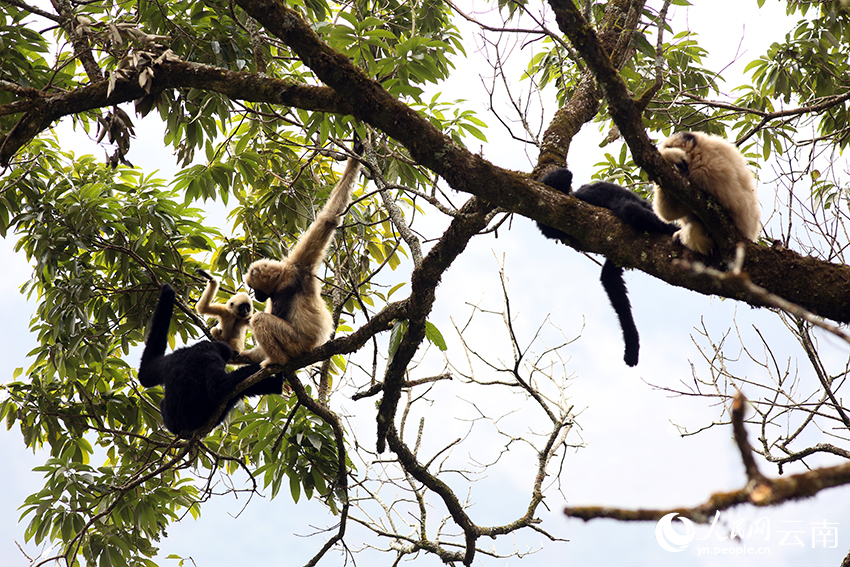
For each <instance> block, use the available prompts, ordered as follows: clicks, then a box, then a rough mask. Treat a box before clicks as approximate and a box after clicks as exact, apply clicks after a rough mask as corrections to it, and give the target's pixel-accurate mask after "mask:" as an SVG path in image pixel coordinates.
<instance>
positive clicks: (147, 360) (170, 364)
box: [139, 284, 283, 437]
mask: <svg viewBox="0 0 850 567" xmlns="http://www.w3.org/2000/svg"><path fill="white" fill-rule="evenodd" d="M174 299H175V293H174V289H173V288H172V287H171V286H170V285H168V284H163V286H162V289H161V290H160V294H159V302H158V303H157V305H156V310H155V311H154V313H153V320H152V321H151V324H150V333H149V334H148V339H147V341H146V342H145V349H144V351H142V362H141V364H140V365H139V382H141V383H142V386H144V387H146V388H152V387H154V386H158V385H160V384H161V385H162V386H163V387H164V388H165V394H164V397H163V398H162V403H161V404H160V406H159V408H160V412H161V413H162V421H163V423H165V427H167V428H168V430H169V431H171V432H172V433H175V434H178V435H182V436H184V437H188V434H189V433H190V432H191V431H194V430H195V429H197V428H199V427H201V426H202V425H204V424H205V423H206V422H207V421H208V420H209V419H210V416H211V415H212V414H213V412H214V411H215V410H216V408H217V407H218V405H219V404H220V403H221V402H222V401H224V400H227V403H226V405H225V411H224V412H223V413H222V414H221V415H220V416H219V418H218V422H217V423H221V422H222V421H223V420H224V418H225V416H226V415H227V412H229V411H230V409H231V408H232V407H233V406H234V405H236V402H238V401H239V400H240V399H242V398H244V397H247V396H259V395H263V394H280V393H282V391H283V376H282V375H280V374H276V375H274V376H269V377H268V378H265V379H264V380H262V381H261V382H259V383H258V384H254V385H253V386H251V387H249V388H247V389H245V390H243V391H242V393H241V394H239V395H238V396H236V397H235V398H228V396H229V395H230V392H232V391H233V389H234V388H235V387H236V385H237V384H239V383H240V382H242V381H244V380H247V379H248V378H250V377H251V376H252V375H254V374H256V373H257V372H259V371H260V365H259V364H249V365H248V366H242V367H240V368H237V369H236V370H234V371H232V372H228V371H227V361H228V360H230V357H231V355H232V351H231V350H230V347H229V346H227V344H226V343H223V342H220V341H207V340H204V341H200V342H198V343H195V344H193V345H191V346H187V347H182V348H178V349H177V350H175V351H174V352H172V353H170V354H165V349H166V347H167V346H168V328H169V325H170V324H171V315H172V312H173V311H174Z"/></svg>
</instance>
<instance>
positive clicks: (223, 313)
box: [195, 270, 254, 354]
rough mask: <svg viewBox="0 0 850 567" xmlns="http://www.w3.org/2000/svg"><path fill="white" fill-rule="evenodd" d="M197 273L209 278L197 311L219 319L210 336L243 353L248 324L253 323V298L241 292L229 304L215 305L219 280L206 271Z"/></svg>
mask: <svg viewBox="0 0 850 567" xmlns="http://www.w3.org/2000/svg"><path fill="white" fill-rule="evenodd" d="M196 272H197V273H198V274H200V275H202V276H204V277H205V278H207V287H206V289H205V290H204V293H203V294H202V295H201V298H200V299H199V300H198V303H197V305H195V310H196V311H197V312H198V314H200V315H208V316H210V317H215V318H216V319H218V325H216V326H215V327H213V329H212V330H210V334H211V335H212V336H213V338H214V339H215V340H217V341H221V342H224V343H227V346H229V347H230V348H231V349H233V352H235V353H237V354H238V353H241V352H242V351H243V350H244V348H245V334H246V333H247V332H248V324H249V323H250V322H251V315H253V314H254V304H253V302H252V301H251V296H249V295H248V294H247V293H245V292H239V293H236V294H234V295H233V296H232V297H231V298H230V299H228V300H227V303H213V299H215V294H216V293H217V292H218V280H216V279H215V278H214V277H212V276H211V275H210V274H209V273H207V272H205V271H204V270H196Z"/></svg>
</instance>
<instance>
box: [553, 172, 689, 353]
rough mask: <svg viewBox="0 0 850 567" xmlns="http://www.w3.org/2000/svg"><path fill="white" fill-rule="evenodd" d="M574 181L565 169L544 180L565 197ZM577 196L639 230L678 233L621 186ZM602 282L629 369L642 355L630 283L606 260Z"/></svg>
mask: <svg viewBox="0 0 850 567" xmlns="http://www.w3.org/2000/svg"><path fill="white" fill-rule="evenodd" d="M572 181H573V174H572V172H571V171H570V170H569V169H566V168H563V167H562V168H559V169H555V170H553V171H550V172H549V173H547V174H546V175H545V176H544V177H543V179H542V180H541V182H542V183H544V184H546V185H548V186H549V187H552V188H553V189H555V190H556V191H559V192H560V193H563V194H564V195H569V194H570V191H571V190H572ZM573 195H574V196H575V197H576V198H577V199H581V200H582V201H584V202H586V203H589V204H591V205H594V206H597V207H602V208H604V209H608V210H609V211H611V214H613V215H614V216H615V217H617V218H618V219H620V220H621V221H623V222H624V223H626V224H628V225H629V226H631V227H632V228H634V229H635V230H639V231H641V232H648V233H651V234H667V235H672V234H673V233H675V232H676V229H677V227H676V225H673V224H668V223H666V222H664V221H662V220H661V219H660V218H658V217H657V216H655V213H653V212H652V205H650V204H649V202H648V201H646V200H645V199H642V198H641V197H640V196H638V195H636V194H634V193H632V192H631V191H629V190H628V189H626V188H624V187H620V186H619V185H615V184H613V183H607V182H605V181H597V182H595V183H590V184H587V185H582V186H581V187H579V188H578V189H577V190H576V192H575V193H573ZM537 227H538V228H539V229H540V232H542V233H543V236H545V237H547V238H551V239H553V240H560V241H561V242H563V243H564V244H568V245H570V246H572V247H574V248H578V243H577V242H576V241H575V239H573V238H572V237H571V236H570V235H568V234H567V233H565V232H563V231H560V230H558V229H556V228H552V227H550V226H546V225H544V224H540V223H537ZM599 279H600V281H601V282H602V287H603V289H605V293H606V294H608V300H609V301H610V302H611V307H613V308H614V312H615V313H616V314H617V318H618V319H619V321H620V328H621V329H622V330H623V340H624V342H625V345H626V348H625V353H624V354H623V360H624V361H625V363H626V364H627V365H628V366H636V365H637V363H638V354H639V352H640V336H639V335H638V330H637V326H636V325H635V320H634V318H633V317H632V306H631V303H629V296H628V291H627V290H626V282H625V281H624V280H623V268H621V267H620V266H617V265H616V264H614V263H613V262H611V261H610V260H608V259H606V260H605V263H604V264H602V274H601V275H600V277H599Z"/></svg>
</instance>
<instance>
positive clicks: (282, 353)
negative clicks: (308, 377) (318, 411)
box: [242, 140, 363, 367]
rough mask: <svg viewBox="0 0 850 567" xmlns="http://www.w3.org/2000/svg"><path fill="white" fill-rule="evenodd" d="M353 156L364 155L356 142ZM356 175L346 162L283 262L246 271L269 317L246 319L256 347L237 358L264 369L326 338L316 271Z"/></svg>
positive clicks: (327, 321) (326, 316) (328, 326)
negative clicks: (268, 304)
mask: <svg viewBox="0 0 850 567" xmlns="http://www.w3.org/2000/svg"><path fill="white" fill-rule="evenodd" d="M354 151H355V153H357V155H362V153H363V145H362V144H361V143H360V141H359V140H355V143H354ZM359 172H360V162H359V161H358V160H357V159H355V158H349V159H348V162H347V163H346V166H345V171H344V172H343V174H342V177H341V178H340V180H339V182H338V183H337V185H336V187H334V188H333V191H331V194H330V197H329V198H328V202H327V203H326V204H325V206H324V208H323V209H322V210H321V212H320V213H319V214H318V215H317V216H316V220H315V221H313V224H312V225H310V228H308V229H307V231H306V232H305V233H304V234H303V235H302V236H301V238H300V239H299V240H298V242H297V243H296V244H295V246H294V247H293V248H292V251H291V252H290V253H289V255H288V256H287V257H286V258H283V259H282V260H270V259H263V260H257V261H256V262H254V263H253V264H251V265H250V266H249V267H248V273H247V274H246V275H245V283H246V284H248V286H249V287H251V289H253V290H254V297H255V298H256V299H257V301H266V300H267V299H271V307H270V312H267V313H256V314H255V315H254V316H253V317H252V318H251V330H252V333H253V336H254V340H255V341H256V342H257V343H258V344H259V346H258V347H257V348H254V349H250V350H246V351H244V352H243V353H242V354H243V355H244V356H247V357H249V358H250V359H251V360H254V361H257V362H260V361H261V364H262V366H263V367H265V366H268V365H269V364H284V363H286V361H288V360H289V359H291V358H293V357H295V356H298V355H299V354H303V353H305V352H308V351H311V350H313V349H314V348H316V347H317V346H319V345H321V344H323V343H324V342H325V341H327V340H328V338H330V335H331V332H332V331H333V319H332V318H331V314H330V312H329V311H328V307H327V305H325V302H324V300H323V299H322V296H321V285H320V280H319V276H318V271H319V266H320V265H321V264H322V261H323V260H324V259H325V255H326V254H327V250H328V246H329V245H330V243H331V240H333V236H334V231H335V230H336V229H337V227H338V226H339V224H340V222H341V220H342V219H341V217H340V215H342V214H343V213H344V212H345V209H346V207H348V204H349V203H350V202H351V191H352V189H353V188H354V183H355V181H356V180H357V174H358V173H359ZM267 311H268V310H267Z"/></svg>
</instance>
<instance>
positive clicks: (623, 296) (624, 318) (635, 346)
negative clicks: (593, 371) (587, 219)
mask: <svg viewBox="0 0 850 567" xmlns="http://www.w3.org/2000/svg"><path fill="white" fill-rule="evenodd" d="M599 281H601V282H602V288H603V289H604V290H605V293H606V294H607V295H608V301H610V302H611V307H613V308H614V312H615V313H616V314H617V319H619V321H620V329H622V330H623V342H624V343H625V345H626V347H625V352H624V353H623V361H625V363H626V365H627V366H637V363H638V354H639V353H640V335H639V334H638V330H637V325H635V320H634V317H632V304H631V303H630V302H629V292H628V290H627V289H626V282H625V280H624V279H623V268H621V267H619V266H616V265H614V262H612V261H611V260H608V259H606V260H605V262H604V263H603V264H602V273H601V274H600V275H599Z"/></svg>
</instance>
